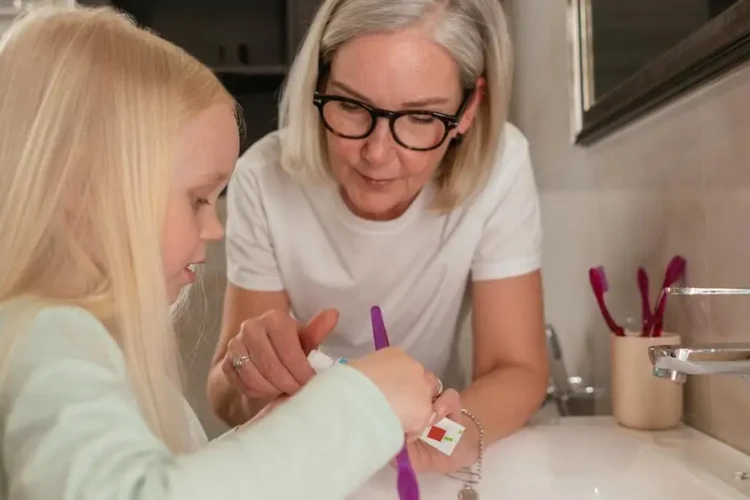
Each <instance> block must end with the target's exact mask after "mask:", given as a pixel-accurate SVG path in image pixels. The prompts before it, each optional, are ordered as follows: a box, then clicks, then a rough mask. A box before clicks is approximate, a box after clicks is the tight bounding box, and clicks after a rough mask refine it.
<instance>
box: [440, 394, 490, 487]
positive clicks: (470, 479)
mask: <svg viewBox="0 0 750 500" xmlns="http://www.w3.org/2000/svg"><path fill="white" fill-rule="evenodd" d="M461 413H462V414H464V415H466V416H467V417H469V418H470V419H471V421H472V422H474V425H476V426H477V430H478V431H479V458H478V459H477V469H476V472H475V471H474V470H472V467H471V466H469V467H462V468H461V469H459V470H458V474H464V477H457V476H455V475H453V474H448V476H449V477H452V478H453V479H458V480H459V481H463V482H464V487H463V488H462V489H461V491H460V492H459V493H458V500H478V499H479V493H477V490H476V486H477V485H478V484H479V481H481V480H482V457H484V427H483V426H482V423H481V422H480V421H479V419H478V418H477V417H476V416H475V415H474V414H473V413H471V412H470V411H468V410H465V409H462V410H461Z"/></svg>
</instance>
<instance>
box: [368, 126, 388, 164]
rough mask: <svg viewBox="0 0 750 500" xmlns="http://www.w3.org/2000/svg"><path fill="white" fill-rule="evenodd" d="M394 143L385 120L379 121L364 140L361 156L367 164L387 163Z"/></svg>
mask: <svg viewBox="0 0 750 500" xmlns="http://www.w3.org/2000/svg"><path fill="white" fill-rule="evenodd" d="M394 146H395V142H394V140H393V135H391V129H390V127H389V125H388V121H387V120H383V119H379V120H377V122H376V123H375V129H374V130H373V131H372V133H371V134H370V135H369V136H368V137H367V139H366V140H365V146H364V150H363V156H364V158H365V160H367V161H368V163H371V164H376V165H377V164H379V163H387V162H388V161H389V160H390V159H391V155H392V154H393V148H394Z"/></svg>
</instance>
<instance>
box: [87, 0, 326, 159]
mask: <svg viewBox="0 0 750 500" xmlns="http://www.w3.org/2000/svg"><path fill="white" fill-rule="evenodd" d="M81 3H85V2H81ZM319 3H320V0H211V1H205V0H112V4H113V6H114V7H116V8H119V9H121V10H123V11H125V12H128V13H130V14H131V15H132V16H133V17H134V18H135V19H136V20H137V21H138V23H139V24H141V25H143V26H147V27H149V28H151V29H153V30H154V31H155V32H156V33H158V34H159V35H160V36H162V37H163V38H165V39H167V40H169V41H171V42H173V43H175V44H176V45H179V46H180V47H182V48H184V49H185V50H187V51H188V52H190V53H191V54H192V55H193V56H195V57H196V58H198V59H199V60H200V61H201V62H203V63H204V64H206V65H207V66H209V67H211V68H212V69H213V70H214V71H215V72H216V74H217V75H218V76H219V77H220V78H221V79H222V81H223V82H224V84H225V85H226V87H227V89H229V91H230V92H231V93H232V94H233V95H234V97H235V98H236V99H237V101H238V102H239V103H240V105H241V106H242V108H243V114H244V119H245V128H246V137H245V140H244V141H243V151H244V149H245V148H247V147H248V145H249V144H252V142H254V141H256V140H257V139H259V138H260V137H261V136H263V135H265V134H266V133H268V132H270V131H272V130H274V129H275V128H276V123H277V122H276V111H277V102H278V98H279V90H280V88H281V84H282V82H283V79H284V77H285V75H286V72H287V69H288V68H289V66H290V65H291V63H292V60H293V58H294V54H295V53H296V51H297V48H298V46H299V44H300V42H301V40H302V39H303V37H304V35H305V32H306V30H307V28H308V26H309V23H310V21H311V19H312V17H313V15H314V14H315V10H316V9H317V7H318V5H319Z"/></svg>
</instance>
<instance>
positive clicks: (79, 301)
mask: <svg viewBox="0 0 750 500" xmlns="http://www.w3.org/2000/svg"><path fill="white" fill-rule="evenodd" d="M237 154H238V130H237V123H236V119H235V107H234V103H233V101H232V99H231V97H230V96H229V94H228V93H227V92H226V91H225V90H224V88H222V86H221V85H220V83H219V82H218V81H217V79H216V78H215V77H214V76H213V74H212V73H211V72H210V71H209V70H208V69H207V68H205V67H204V66H202V65H201V64H200V63H198V62H197V61H196V60H195V59H193V58H192V57H190V56H189V55H188V54H186V53H185V52H184V51H182V50H180V49H178V48H176V47H174V46H172V45H170V44H169V43H167V42H165V41H163V40H161V39H159V38H157V37H156V36H154V35H152V34H149V33H147V32H144V31H142V30H140V29H138V28H136V27H135V26H134V25H133V24H131V23H130V22H129V21H128V20H127V19H125V18H123V17H121V16H120V15H118V14H116V13H115V12H114V11H112V10H109V9H83V8H65V9H61V8H44V9H40V10H37V11H34V12H32V13H30V14H28V15H26V16H25V17H24V18H23V19H21V20H19V21H17V22H16V23H15V24H14V25H13V26H12V27H11V29H10V30H9V31H8V32H7V33H6V34H5V35H4V37H3V40H2V43H1V44H0V199H2V206H1V207H0V234H1V235H2V236H1V237H0V255H2V261H1V262H0V376H1V377H0V445H1V446H2V455H1V456H0V498H4V499H6V500H15V499H24V500H37V499H38V500H55V499H78V500H89V499H91V500H93V499H96V500H101V499H105V498H112V499H114V498H118V499H171V498H174V499H180V500H190V499H201V500H202V499H205V498H208V497H209V496H218V497H221V498H248V499H264V500H265V499H269V498H283V499H285V500H294V499H303V498H304V499H306V500H309V499H318V498H320V499H326V500H329V499H334V498H342V497H344V496H346V495H348V494H349V493H350V492H352V491H353V490H354V489H356V488H357V487H358V486H359V485H360V484H361V483H362V482H363V481H365V480H366V479H367V478H368V477H369V476H370V475H371V474H373V473H374V472H375V471H376V470H377V469H378V468H380V467H382V466H384V465H385V464H387V462H388V460H389V459H390V458H392V457H393V455H395V453H396V452H397V451H398V449H399V448H400V447H401V446H402V445H403V441H404V435H405V434H406V435H407V436H409V437H413V436H415V435H417V434H418V433H419V432H421V430H422V429H424V428H425V427H426V426H427V424H428V420H429V418H430V416H431V414H432V412H433V407H432V397H433V394H434V392H435V390H436V383H437V382H436V379H435V378H434V376H433V375H432V374H430V373H427V372H425V370H424V368H423V367H422V366H421V365H419V364H417V363H416V362H415V361H413V360H411V359H410V358H408V357H406V356H405V355H404V354H403V353H402V352H401V351H399V350H383V351H379V352H377V353H375V354H373V355H371V356H368V357H365V358H361V359H359V360H354V361H352V363H351V365H350V366H346V365H341V366H336V367H334V368H331V369H330V370H328V371H326V372H324V373H322V374H320V375H318V376H316V377H315V378H314V379H313V380H312V381H311V382H310V383H309V384H307V385H306V386H305V388H304V389H303V390H302V391H300V392H299V393H298V394H297V395H296V396H294V397H292V398H291V399H290V400H289V401H288V402H286V403H284V404H283V405H281V406H280V407H278V408H276V409H275V410H274V411H273V412H272V413H271V414H270V415H268V416H266V417H264V418H263V419H261V420H260V421H258V422H256V423H254V424H252V425H245V426H243V427H240V428H237V429H235V430H234V431H232V432H230V433H228V434H227V435H225V436H224V437H222V438H220V439H219V440H216V441H214V442H212V443H210V444H207V443H206V437H205V434H203V432H202V430H201V428H200V426H199V425H198V423H197V420H196V418H195V415H194V413H192V411H191V410H190V409H189V407H188V406H187V404H186V402H185V400H184V398H183V397H182V395H181V394H180V392H179V379H180V377H179V369H178V361H177V358H178V357H177V354H176V353H177V350H176V347H175V345H176V342H175V334H174V330H173V327H172V318H171V317H170V312H169V304H170V302H174V301H175V300H176V299H177V298H178V296H179V295H180V294H181V291H182V290H183V289H184V287H186V286H188V285H189V284H190V283H192V282H193V281H194V280H195V276H196V275H195V271H194V266H195V265H196V264H200V263H201V262H202V261H203V259H204V256H205V245H206V242H209V241H214V240H217V239H219V238H221V237H222V236H223V230H222V227H221V225H220V223H219V221H218V219H217V216H216V212H215V208H214V205H215V202H216V199H217V197H218V195H219V193H220V192H221V190H222V189H223V187H224V186H225V184H226V182H227V179H228V178H229V176H230V175H231V173H232V170H233V167H234V164H235V161H236V159H237ZM251 321H252V327H253V328H255V329H257V330H259V331H262V332H263V333H264V334H265V330H268V329H272V328H276V329H279V328H281V329H285V328H296V325H295V324H294V322H293V321H279V320H278V317H274V316H273V315H266V316H263V317H260V318H256V319H254V320H251ZM311 327H312V326H311ZM291 478H293V480H290V479H291Z"/></svg>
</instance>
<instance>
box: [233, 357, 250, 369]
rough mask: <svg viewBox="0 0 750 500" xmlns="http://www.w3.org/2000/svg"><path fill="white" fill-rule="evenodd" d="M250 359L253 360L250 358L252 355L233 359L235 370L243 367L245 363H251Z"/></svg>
mask: <svg viewBox="0 0 750 500" xmlns="http://www.w3.org/2000/svg"><path fill="white" fill-rule="evenodd" d="M250 361H252V360H251V359H250V356H242V357H239V358H234V359H233V360H232V367H233V368H234V369H235V370H239V369H240V368H242V365H244V364H245V363H249V362H250Z"/></svg>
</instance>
